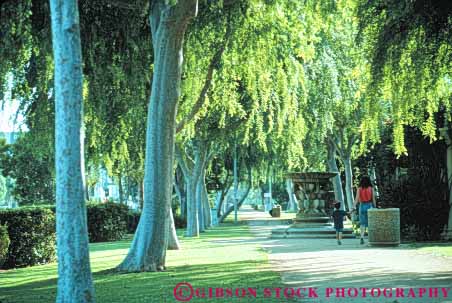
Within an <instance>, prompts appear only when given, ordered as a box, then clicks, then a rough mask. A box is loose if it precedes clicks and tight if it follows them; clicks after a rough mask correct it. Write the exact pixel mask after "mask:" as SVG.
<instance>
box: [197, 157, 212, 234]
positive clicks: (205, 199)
mask: <svg viewBox="0 0 452 303" xmlns="http://www.w3.org/2000/svg"><path fill="white" fill-rule="evenodd" d="M199 183H200V186H201V203H202V210H203V212H204V213H203V216H204V228H206V229H207V228H209V227H211V226H212V220H211V218H210V204H209V196H208V193H207V187H206V165H204V169H203V171H202V174H201V179H200V182H199Z"/></svg>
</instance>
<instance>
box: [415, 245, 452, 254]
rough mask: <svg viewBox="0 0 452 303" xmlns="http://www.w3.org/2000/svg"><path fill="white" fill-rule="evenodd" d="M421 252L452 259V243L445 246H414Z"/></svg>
mask: <svg viewBox="0 0 452 303" xmlns="http://www.w3.org/2000/svg"><path fill="white" fill-rule="evenodd" d="M413 247H415V248H416V249H417V250H418V251H419V252H423V253H430V254H433V255H437V256H444V257H452V243H444V244H438V245H436V244H421V243H418V244H413Z"/></svg>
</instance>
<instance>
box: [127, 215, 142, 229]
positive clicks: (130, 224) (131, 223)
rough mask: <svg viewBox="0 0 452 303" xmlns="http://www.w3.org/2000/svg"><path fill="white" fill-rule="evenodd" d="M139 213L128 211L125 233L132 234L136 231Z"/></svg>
mask: <svg viewBox="0 0 452 303" xmlns="http://www.w3.org/2000/svg"><path fill="white" fill-rule="evenodd" d="M140 216H141V212H139V211H136V210H129V212H128V213H127V233H129V234H133V233H135V231H136V230H137V227H138V222H140Z"/></svg>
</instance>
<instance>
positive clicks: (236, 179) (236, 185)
mask: <svg viewBox="0 0 452 303" xmlns="http://www.w3.org/2000/svg"><path fill="white" fill-rule="evenodd" d="M237 165H238V164H237V138H235V142H234V223H236V224H237V221H238V218H237V216H238V214H237V212H238V205H237V204H238V191H239V177H238V167H237Z"/></svg>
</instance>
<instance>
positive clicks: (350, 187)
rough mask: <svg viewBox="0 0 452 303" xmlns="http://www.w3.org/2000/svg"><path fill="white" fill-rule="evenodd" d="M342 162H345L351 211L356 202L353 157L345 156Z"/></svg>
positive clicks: (346, 186) (348, 200)
mask: <svg viewBox="0 0 452 303" xmlns="http://www.w3.org/2000/svg"><path fill="white" fill-rule="evenodd" d="M342 161H343V162H344V169H345V195H346V197H347V205H348V209H349V210H350V209H352V208H353V201H354V200H355V198H354V195H353V171H352V160H351V155H350V154H347V155H345V157H344V158H343V159H342Z"/></svg>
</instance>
